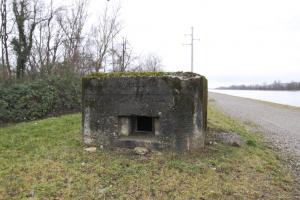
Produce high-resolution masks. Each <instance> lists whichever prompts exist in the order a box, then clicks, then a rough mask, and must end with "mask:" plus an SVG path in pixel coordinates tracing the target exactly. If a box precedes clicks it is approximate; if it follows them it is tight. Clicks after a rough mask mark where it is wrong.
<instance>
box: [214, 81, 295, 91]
mask: <svg viewBox="0 0 300 200" xmlns="http://www.w3.org/2000/svg"><path fill="white" fill-rule="evenodd" d="M218 89H223V90H300V82H290V83H281V82H280V81H274V82H273V83H272V84H263V85H248V86H246V85H232V86H229V87H219V88H218Z"/></svg>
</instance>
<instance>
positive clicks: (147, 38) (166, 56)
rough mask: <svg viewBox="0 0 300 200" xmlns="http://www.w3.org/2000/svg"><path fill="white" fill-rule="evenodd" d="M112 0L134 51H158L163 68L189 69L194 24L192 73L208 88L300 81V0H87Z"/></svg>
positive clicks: (96, 6) (97, 1)
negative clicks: (189, 36)
mask: <svg viewBox="0 0 300 200" xmlns="http://www.w3.org/2000/svg"><path fill="white" fill-rule="evenodd" d="M116 2H120V3H121V7H122V9H121V19H122V21H123V24H124V27H125V28H124V31H123V33H124V34H126V36H127V38H128V40H129V42H130V43H131V45H132V46H133V47H134V49H135V52H137V53H140V52H142V53H148V52H153V53H156V54H158V55H160V57H161V58H162V59H163V64H164V66H165V68H164V69H165V71H189V70H190V47H189V46H183V45H182V44H184V43H188V42H189V38H188V37H185V36H184V35H185V34H189V33H190V29H191V26H194V34H195V37H196V38H200V39H201V40H200V42H197V41H196V42H195V51H194V57H195V61H194V68H195V69H194V71H195V72H197V73H199V74H202V75H205V76H206V77H207V78H208V80H209V86H210V87H216V86H221V85H231V84H242V83H243V84H254V83H264V82H266V83H270V82H273V81H274V80H281V81H282V82H286V81H300V39H299V38H300V1H299V0H226V1H224V0H120V1H117V0H110V1H109V2H107V1H106V0H90V4H89V9H90V12H91V13H93V14H94V15H95V14H96V13H97V12H99V11H101V10H103V6H104V5H105V3H108V4H110V5H113V4H115V3H116ZM92 17H93V15H92Z"/></svg>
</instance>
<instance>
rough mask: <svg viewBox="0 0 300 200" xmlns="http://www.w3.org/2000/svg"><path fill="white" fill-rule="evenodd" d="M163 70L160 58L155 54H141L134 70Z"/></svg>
mask: <svg viewBox="0 0 300 200" xmlns="http://www.w3.org/2000/svg"><path fill="white" fill-rule="evenodd" d="M162 70H163V65H162V60H161V58H160V57H159V56H158V55H156V54H148V55H146V56H141V57H140V59H139V62H138V64H137V66H136V67H135V69H134V71H147V72H159V71H162Z"/></svg>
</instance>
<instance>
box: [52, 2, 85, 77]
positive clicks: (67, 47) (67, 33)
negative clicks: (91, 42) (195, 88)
mask: <svg viewBox="0 0 300 200" xmlns="http://www.w3.org/2000/svg"><path fill="white" fill-rule="evenodd" d="M86 19H87V1H85V0H79V1H77V2H76V4H75V7H74V8H72V10H71V11H70V12H69V11H65V12H60V14H59V15H58V17H57V21H58V24H59V27H60V28H61V30H62V31H63V45H64V61H65V62H66V63H67V64H68V65H69V66H70V67H71V66H73V69H72V70H73V71H79V70H80V61H81V59H80V57H81V52H80V50H81V48H82V42H83V39H84V38H83V28H84V25H85V22H86Z"/></svg>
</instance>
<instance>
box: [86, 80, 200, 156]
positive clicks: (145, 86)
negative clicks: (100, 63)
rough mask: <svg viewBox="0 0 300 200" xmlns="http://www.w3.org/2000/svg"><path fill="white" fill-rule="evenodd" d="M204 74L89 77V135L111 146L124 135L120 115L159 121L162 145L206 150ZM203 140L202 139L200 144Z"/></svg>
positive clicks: (88, 138) (88, 139)
mask: <svg viewBox="0 0 300 200" xmlns="http://www.w3.org/2000/svg"><path fill="white" fill-rule="evenodd" d="M203 88H205V85H204V84H203V79H202V78H193V79H186V80H181V79H180V78H177V77H174V78H173V77H130V78H129V77H120V78H116V77H115V78H106V79H84V80H83V129H84V130H83V137H84V142H85V144H87V145H97V146H103V147H104V148H109V147H111V145H112V144H113V143H114V140H115V139H117V138H118V137H119V135H118V134H119V133H118V122H119V118H118V117H119V116H134V115H135V116H149V117H156V118H158V119H159V127H160V131H159V136H158V138H157V139H158V140H159V142H160V143H161V147H162V148H167V149H169V148H171V149H176V150H179V151H182V150H188V149H194V148H202V147H203V145H204V137H205V135H204V130H205V126H206V122H204V121H205V120H204V119H206V116H205V115H206V114H205V113H206V110H205V109H206V108H205V102H206V100H205V99H203V98H204V97H205V92H203V91H202V90H203ZM195 139H197V142H195Z"/></svg>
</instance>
